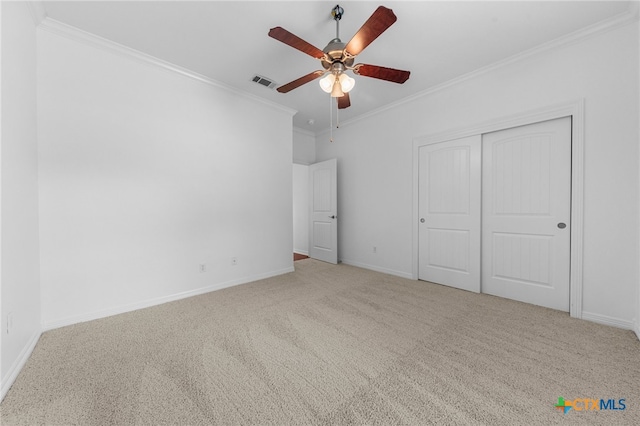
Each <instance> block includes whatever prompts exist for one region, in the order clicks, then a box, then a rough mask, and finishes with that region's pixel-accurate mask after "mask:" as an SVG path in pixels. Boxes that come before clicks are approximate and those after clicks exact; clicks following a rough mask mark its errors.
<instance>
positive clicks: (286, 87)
mask: <svg viewBox="0 0 640 426" xmlns="http://www.w3.org/2000/svg"><path fill="white" fill-rule="evenodd" d="M322 74H324V71H314V72H311V73H309V74H307V75H304V76H302V77H300V78H298V79H296V80H293V81H291V82H289V83H287V84H285V85H282V86H280V87H278V88H277V89H276V90H277V91H278V92H280V93H287V92H290V91H292V90H293V89H295V88H297V87H300V86H302V85H303V84H307V83H308V82H310V81H313V80H315V79H316V78H318V77H322Z"/></svg>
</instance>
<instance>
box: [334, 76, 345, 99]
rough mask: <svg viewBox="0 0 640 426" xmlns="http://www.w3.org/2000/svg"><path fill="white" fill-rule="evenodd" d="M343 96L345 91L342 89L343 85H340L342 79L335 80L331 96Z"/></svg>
mask: <svg viewBox="0 0 640 426" xmlns="http://www.w3.org/2000/svg"><path fill="white" fill-rule="evenodd" d="M343 96H344V92H343V91H342V87H341V86H340V80H336V81H334V83H333V89H331V97H332V98H341V97H343Z"/></svg>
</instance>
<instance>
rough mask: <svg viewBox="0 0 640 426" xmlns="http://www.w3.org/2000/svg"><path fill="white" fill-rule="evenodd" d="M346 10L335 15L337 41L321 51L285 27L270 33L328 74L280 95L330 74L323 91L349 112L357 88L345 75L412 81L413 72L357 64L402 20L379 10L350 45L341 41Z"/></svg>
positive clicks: (319, 74) (281, 89)
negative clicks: (351, 92) (350, 97)
mask: <svg viewBox="0 0 640 426" xmlns="http://www.w3.org/2000/svg"><path fill="white" fill-rule="evenodd" d="M343 13H344V10H343V9H342V8H341V7H340V5H336V6H335V7H334V8H333V9H332V11H331V14H332V16H333V19H334V20H335V21H336V37H335V38H334V39H333V40H331V41H330V42H329V44H327V46H326V47H325V48H324V49H322V50H320V49H318V48H317V47H315V46H313V45H311V44H310V43H308V42H306V41H304V40H303V39H301V38H300V37H298V36H296V35H295V34H292V33H290V32H289V31H287V30H285V29H284V28H282V27H275V28H272V29H271V30H270V31H269V37H271V38H274V39H276V40H278V41H281V42H282V43H284V44H287V45H289V46H291V47H293V48H294V49H298V50H299V51H301V52H303V53H306V54H307V55H310V56H313V57H314V58H316V59H319V60H320V63H321V64H322V67H323V68H324V70H318V71H313V72H311V73H309V74H307V75H305V76H302V77H300V78H298V79H296V80H293V81H291V82H289V83H287V84H285V85H283V86H280V87H278V88H277V90H278V92H280V93H287V92H289V91H291V90H293V89H296V88H298V87H300V86H302V85H303V84H306V83H309V82H310V81H313V80H315V79H317V78H320V77H322V76H323V75H325V74H328V75H327V76H326V77H325V78H323V79H322V80H320V87H322V89H323V90H324V91H325V92H327V93H331V96H332V97H334V98H337V99H338V108H340V109H343V108H348V107H349V106H350V105H351V100H350V99H349V91H350V90H351V89H352V88H353V85H354V84H355V80H354V79H352V78H351V77H349V76H348V75H347V74H345V71H347V70H350V71H353V72H354V73H355V74H357V75H361V76H364V77H372V78H377V79H381V80H386V81H391V82H394V83H399V84H402V83H404V82H405V81H407V79H408V78H409V74H410V72H409V71H402V70H397V69H393V68H386V67H381V66H377V65H369V64H355V65H354V64H353V63H354V62H355V57H356V56H357V55H358V54H360V52H362V51H363V50H364V49H365V48H366V47H367V46H368V45H369V44H371V42H372V41H374V40H375V39H376V38H378V36H380V34H382V33H383V32H385V31H386V30H387V28H389V27H390V26H391V25H393V23H394V22H396V20H397V19H398V18H397V17H396V15H395V14H394V13H393V11H392V10H391V9H388V8H386V7H384V6H379V7H378V8H377V9H376V10H375V12H373V14H372V15H371V16H370V17H369V19H368V20H367V21H366V22H365V23H364V25H362V27H361V28H360V29H359V30H358V32H357V33H356V34H355V35H354V36H353V38H352V39H351V40H350V41H349V43H346V44H345V43H343V42H342V41H341V40H340V32H339V30H340V26H339V24H340V19H342V14H343Z"/></svg>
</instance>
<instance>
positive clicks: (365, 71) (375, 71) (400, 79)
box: [353, 64, 411, 84]
mask: <svg viewBox="0 0 640 426" xmlns="http://www.w3.org/2000/svg"><path fill="white" fill-rule="evenodd" d="M353 72H354V73H356V74H358V75H361V76H364V77H372V78H379V79H380V80H387V81H391V82H393V83H400V84H402V83H404V82H405V81H407V80H408V79H409V74H411V72H409V71H402V70H396V69H393V68H386V67H379V66H377V65H368V64H358V65H356V66H355V67H354V68H353Z"/></svg>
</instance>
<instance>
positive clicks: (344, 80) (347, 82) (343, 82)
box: [339, 74, 356, 93]
mask: <svg viewBox="0 0 640 426" xmlns="http://www.w3.org/2000/svg"><path fill="white" fill-rule="evenodd" d="M339 79H340V87H342V91H343V92H344V93H349V92H350V91H351V89H353V86H355V85H356V80H355V79H353V78H351V77H349V76H348V75H346V74H340V77H339Z"/></svg>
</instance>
